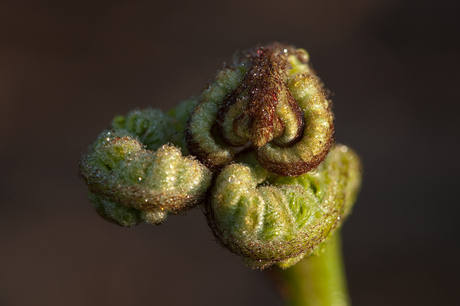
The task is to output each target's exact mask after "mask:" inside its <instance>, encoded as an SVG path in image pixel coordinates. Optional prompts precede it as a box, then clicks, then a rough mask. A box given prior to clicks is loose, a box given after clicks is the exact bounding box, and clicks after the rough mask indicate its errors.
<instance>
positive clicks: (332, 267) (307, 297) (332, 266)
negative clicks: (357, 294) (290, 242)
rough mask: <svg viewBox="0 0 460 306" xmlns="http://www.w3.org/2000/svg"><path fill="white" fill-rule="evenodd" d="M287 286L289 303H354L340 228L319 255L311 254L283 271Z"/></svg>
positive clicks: (342, 305) (326, 305) (298, 305)
mask: <svg viewBox="0 0 460 306" xmlns="http://www.w3.org/2000/svg"><path fill="white" fill-rule="evenodd" d="M281 276H282V279H283V281H284V282H285V285H286V287H287V288H286V291H287V292H286V295H287V297H286V298H287V305H291V306H345V305H351V304H350V299H349V297H348V293H347V285H346V279H345V270H344V266H343V262H342V252H341V239H340V232H339V230H338V231H336V232H335V233H334V235H333V237H331V239H330V241H329V242H328V243H327V245H326V247H325V250H324V252H322V253H321V254H320V255H319V256H316V255H311V256H309V257H306V258H304V259H302V260H301V261H300V262H298V263H297V264H295V265H294V266H292V267H290V268H288V269H286V270H282V271H281Z"/></svg>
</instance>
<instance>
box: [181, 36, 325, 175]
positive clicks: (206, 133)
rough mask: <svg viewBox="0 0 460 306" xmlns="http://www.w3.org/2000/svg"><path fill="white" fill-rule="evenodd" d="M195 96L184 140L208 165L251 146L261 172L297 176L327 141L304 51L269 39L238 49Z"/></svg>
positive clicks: (321, 103)
mask: <svg viewBox="0 0 460 306" xmlns="http://www.w3.org/2000/svg"><path fill="white" fill-rule="evenodd" d="M199 99H200V102H199V104H198V106H197V107H196V108H195V110H194V112H193V114H192V116H191V119H190V121H189V123H188V127H187V130H186V140H187V144H188V149H189V151H190V152H191V153H192V154H193V155H195V156H196V157H197V158H198V159H199V160H200V161H202V162H203V163H204V164H206V165H207V166H208V167H210V168H214V169H218V168H221V167H223V166H225V165H226V164H228V163H230V162H231V161H232V160H233V159H234V157H235V155H236V154H238V153H240V152H242V151H244V150H246V149H247V148H249V147H253V148H254V149H255V150H256V152H257V159H258V160H259V162H260V164H261V165H262V166H263V167H264V168H266V169H267V170H269V171H271V172H273V173H276V174H278V175H283V176H297V175H301V174H303V173H306V172H308V171H310V170H312V169H314V168H316V167H317V166H318V165H319V163H321V161H322V160H324V158H325V157H326V155H327V153H328V152H329V150H330V147H331V145H332V142H333V136H334V125H333V115H332V112H331V107H330V102H329V100H327V95H326V93H325V91H324V90H323V88H322V83H321V81H320V80H319V78H318V77H317V76H316V75H315V74H314V73H313V71H312V70H311V69H310V67H309V65H308V54H307V53H306V51H305V50H303V49H295V48H294V47H292V46H285V45H281V44H277V43H274V44H271V45H269V46H266V47H260V48H256V49H251V50H247V51H245V52H242V53H239V54H237V55H235V59H234V63H233V65H232V66H231V67H228V68H225V69H224V70H222V71H221V72H219V73H218V75H217V77H216V81H215V82H214V83H213V84H212V85H210V86H209V87H208V88H206V89H205V90H204V91H203V93H202V94H201V96H200V98H199Z"/></svg>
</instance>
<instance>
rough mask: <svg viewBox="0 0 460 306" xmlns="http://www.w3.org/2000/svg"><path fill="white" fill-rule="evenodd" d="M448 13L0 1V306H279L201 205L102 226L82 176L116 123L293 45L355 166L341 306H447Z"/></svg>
mask: <svg viewBox="0 0 460 306" xmlns="http://www.w3.org/2000/svg"><path fill="white" fill-rule="evenodd" d="M459 15H460V2H459V1H417V0H375V1H365V0H349V1H330V0H324V1H295V0H285V1H278V2H275V1H268V0H267V1H258V0H255V1H249V0H245V1H241V0H234V1H141V0H133V1H119V0H112V1H76V0H75V1H32V0H30V1H23V0H17V1H9V0H3V1H1V2H0V143H1V148H0V190H1V192H0V305H141V304H142V305H282V299H281V298H280V297H279V296H278V294H277V293H276V291H275V289H274V287H273V285H272V284H271V283H270V281H269V280H268V279H267V278H266V275H265V274H264V273H263V272H260V271H251V270H250V269H248V268H246V267H245V266H243V264H242V263H241V261H240V260H239V258H237V257H236V256H235V255H233V254H231V253H230V252H228V251H227V250H224V249H222V248H221V247H220V246H218V245H217V244H216V243H215V241H214V239H213V237H212V234H211V233H210V231H209V230H208V229H207V226H206V222H205V219H204V217H203V215H202V213H201V211H200V210H199V209H197V210H193V211H191V212H189V213H188V214H187V215H186V216H183V217H180V216H179V217H170V218H169V219H168V220H167V222H166V223H165V224H164V225H162V226H147V225H140V226H138V227H135V228H131V229H126V228H119V227H117V226H115V225H113V224H109V223H107V222H105V221H103V220H102V219H101V218H100V217H98V216H97V214H96V213H95V212H94V211H93V209H92V207H91V204H90V202H89V201H88V199H87V197H86V187H85V186H84V184H83V182H82V181H81V180H80V179H79V178H78V175H77V173H78V166H77V161H78V159H79V156H80V154H81V153H82V152H84V151H85V150H86V148H87V146H88V145H89V144H90V143H91V142H92V141H93V140H94V139H95V137H96V136H97V135H98V134H99V132H100V131H101V130H103V129H104V128H105V127H107V126H108V125H109V123H110V121H111V119H112V117H113V116H115V115H117V114H125V113H126V112H128V111H129V110H131V109H133V108H136V107H140V108H145V107H149V106H151V107H154V108H162V109H164V110H167V109H169V108H170V107H172V106H173V105H174V104H175V103H177V102H178V101H180V100H182V99H184V98H187V97H188V96H190V95H193V94H198V93H199V92H200V91H201V89H203V88H204V86H205V84H206V83H208V82H211V81H212V79H213V77H214V75H215V73H216V71H217V70H218V69H220V68H221V67H222V65H223V62H224V61H227V62H228V61H229V60H230V58H231V54H232V53H233V51H234V50H236V49H240V50H241V49H246V48H249V47H253V46H255V45H257V44H259V43H262V44H263V43H268V42H272V41H280V42H287V43H290V44H294V45H296V46H298V47H303V48H305V49H307V50H308V51H309V53H310V56H311V61H312V63H313V65H314V68H315V69H316V70H317V71H318V73H319V75H320V77H321V78H322V80H323V81H324V83H325V84H326V87H327V88H329V89H330V90H331V91H332V92H333V93H334V96H333V97H332V99H333V102H334V112H335V116H336V131H337V133H336V139H337V141H339V142H342V143H345V144H348V145H350V146H351V147H353V148H354V149H355V150H356V151H357V152H358V153H359V154H360V155H361V156H362V160H363V163H364V183H363V188H362V192H361V194H360V197H359V199H358V202H357V204H356V206H355V209H354V213H353V215H352V216H351V217H350V218H349V220H348V221H347V222H346V224H345V226H344V229H343V239H344V256H345V263H346V269H347V276H348V281H349V289H350V294H351V297H352V300H353V303H354V305H382V306H383V305H458V304H459V299H460V296H459V295H460V294H459V289H460V277H459V275H460V264H459V258H460V245H459V241H460V239H459V229H460V226H459V221H458V218H459V216H460V209H459V206H460V205H459V204H460V203H459V199H458V190H459V189H458V185H459V183H460V179H459V177H458V173H459V171H460V166H459V162H458V155H459V153H460V152H459V140H460V138H459V132H460V128H459V122H458V120H459V119H458V118H459V106H458V105H459V103H458V101H459V98H460V95H459V85H460V77H459V76H460V73H459V71H460V62H459V60H458V58H459V55H460V52H459V51H460V45H459V42H460V39H459V33H460V18H459V17H458V16H459Z"/></svg>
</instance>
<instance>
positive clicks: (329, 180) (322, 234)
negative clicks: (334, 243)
mask: <svg viewBox="0 0 460 306" xmlns="http://www.w3.org/2000/svg"><path fill="white" fill-rule="evenodd" d="M261 168H262V167H261V165H260V164H258V163H257V162H256V161H255V160H254V159H253V160H251V159H250V158H246V159H245V160H243V161H242V163H235V164H231V165H228V166H226V167H225V168H223V169H222V171H221V172H220V174H219V175H218V177H217V179H216V181H215V182H214V184H213V187H212V194H211V198H210V199H209V201H208V203H207V205H206V215H207V219H208V223H209V225H210V227H211V229H212V231H213V233H214V235H215V236H216V238H217V240H218V242H219V243H220V244H222V245H223V246H224V247H226V248H228V249H229V250H230V251H232V252H234V253H236V254H238V255H240V256H242V258H243V259H244V261H245V262H246V263H247V264H248V265H249V266H251V267H253V268H264V267H267V266H270V265H272V264H275V263H277V264H278V265H279V266H281V267H283V268H287V267H289V266H291V265H293V264H295V263H296V262H297V261H299V260H300V259H301V258H303V257H304V256H305V255H309V254H310V253H312V252H313V251H314V250H315V248H317V247H318V245H319V244H320V243H321V242H323V241H324V240H325V239H326V237H327V236H328V235H329V234H330V233H331V232H332V231H333V230H334V229H336V228H337V227H338V226H339V225H340V224H341V223H342V222H343V220H344V219H345V218H346V216H347V215H348V214H349V212H350V210H351V207H352V205H353V203H354V201H355V198H356V194H357V191H358V189H359V186H360V180H361V172H360V171H361V165H360V161H359V159H358V157H357V155H356V154H355V153H354V152H352V151H351V150H349V149H348V148H347V147H346V146H342V145H338V146H336V147H335V148H334V149H333V150H332V151H331V152H330V153H329V155H328V157H327V158H326V160H325V161H324V162H323V163H322V164H321V165H320V166H319V167H318V169H317V171H315V173H306V174H303V175H301V176H298V177H295V178H292V177H281V176H277V175H273V174H270V173H269V172H268V171H266V170H265V171H264V170H261ZM262 169H263V168H262Z"/></svg>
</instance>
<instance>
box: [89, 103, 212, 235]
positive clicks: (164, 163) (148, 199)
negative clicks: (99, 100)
mask: <svg viewBox="0 0 460 306" xmlns="http://www.w3.org/2000/svg"><path fill="white" fill-rule="evenodd" d="M173 123H174V122H173V121H172V119H171V118H170V117H168V116H165V115H163V114H162V113H161V111H159V110H145V111H134V112H131V113H130V114H128V116H126V117H116V118H115V119H114V123H113V126H114V128H115V129H113V130H110V131H105V132H103V133H102V134H101V135H100V136H99V138H98V140H97V141H96V142H95V144H94V145H93V146H92V147H91V148H90V152H89V154H87V155H84V156H83V157H82V158H81V160H80V175H81V177H82V178H83V180H84V181H85V183H86V184H87V186H88V189H89V192H90V200H91V201H92V202H93V203H94V206H95V208H96V211H97V212H98V213H99V214H100V215H101V216H102V217H103V218H104V219H107V220H109V221H111V222H113V223H116V224H118V225H122V226H133V225H136V224H138V223H140V222H146V223H153V224H160V223H161V222H163V221H164V220H165V218H166V217H167V215H168V214H169V213H175V214H176V213H179V212H182V211H184V210H186V209H189V208H191V207H193V206H195V205H197V204H198V203H200V202H201V201H202V200H203V198H204V195H205V193H206V190H207V189H208V187H209V185H210V183H211V172H210V171H209V170H208V169H207V168H206V167H205V166H204V165H202V164H201V163H200V162H199V161H197V160H196V159H194V158H193V157H184V156H182V154H181V150H180V149H179V148H177V147H175V146H174V145H169V144H165V143H167V142H168V141H170V140H171V139H172V138H174V131H175V129H174V127H173ZM153 149H156V151H154V150H153Z"/></svg>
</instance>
